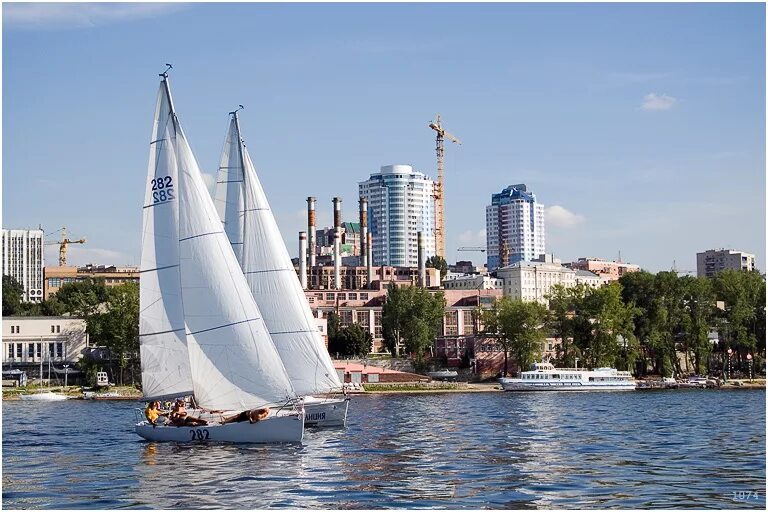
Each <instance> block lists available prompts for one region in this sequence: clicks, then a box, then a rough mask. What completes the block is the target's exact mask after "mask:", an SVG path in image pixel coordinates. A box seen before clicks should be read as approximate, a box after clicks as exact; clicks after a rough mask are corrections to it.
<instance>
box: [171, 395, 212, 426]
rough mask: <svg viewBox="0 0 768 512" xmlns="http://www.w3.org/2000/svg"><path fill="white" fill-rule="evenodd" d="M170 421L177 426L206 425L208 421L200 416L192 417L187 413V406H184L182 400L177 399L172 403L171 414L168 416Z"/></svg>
mask: <svg viewBox="0 0 768 512" xmlns="http://www.w3.org/2000/svg"><path fill="white" fill-rule="evenodd" d="M168 419H169V420H171V423H172V424H174V425H176V426H177V427H187V426H197V425H207V424H208V422H207V421H205V420H201V419H200V418H194V417H192V416H190V415H189V414H188V413H187V408H186V407H185V406H184V400H182V399H178V400H176V403H175V404H174V405H173V409H172V410H171V414H170V415H169V416H168Z"/></svg>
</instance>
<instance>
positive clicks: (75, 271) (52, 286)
mask: <svg viewBox="0 0 768 512" xmlns="http://www.w3.org/2000/svg"><path fill="white" fill-rule="evenodd" d="M140 275H141V274H140V272H139V268H138V267H128V266H123V267H118V266H115V265H109V266H107V265H85V266H83V267H45V280H44V284H45V298H46V300H47V299H48V298H50V296H51V295H53V294H54V293H56V292H57V291H59V289H60V288H61V287H62V286H63V285H65V284H67V283H74V282H77V281H82V280H84V279H87V278H92V279H103V280H104V284H105V285H106V286H119V285H121V284H124V283H127V282H135V283H138V282H139V276H140Z"/></svg>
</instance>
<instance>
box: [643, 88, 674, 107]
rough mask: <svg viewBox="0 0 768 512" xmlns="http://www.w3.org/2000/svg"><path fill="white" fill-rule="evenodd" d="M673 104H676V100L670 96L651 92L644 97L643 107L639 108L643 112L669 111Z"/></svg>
mask: <svg viewBox="0 0 768 512" xmlns="http://www.w3.org/2000/svg"><path fill="white" fill-rule="evenodd" d="M675 103H677V99H676V98H673V97H672V96H668V95H666V94H656V93H655V92H652V93H650V94H646V95H645V97H644V98H643V105H642V106H641V107H640V108H641V109H643V110H669V109H671V108H672V107H673V106H674V105H675Z"/></svg>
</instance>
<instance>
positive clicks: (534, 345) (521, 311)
mask: <svg viewBox="0 0 768 512" xmlns="http://www.w3.org/2000/svg"><path fill="white" fill-rule="evenodd" d="M482 317H483V325H484V330H483V332H482V335H483V336H486V337H489V338H494V339H496V340H497V341H498V343H499V344H500V345H501V348H502V350H503V351H504V375H507V373H508V372H509V356H510V355H511V356H512V358H513V359H514V360H515V362H517V364H518V365H519V367H520V368H521V369H524V368H527V367H528V366H530V365H531V363H533V362H535V361H536V359H537V358H538V357H539V347H540V343H541V342H542V341H543V340H544V339H545V337H546V336H545V333H544V324H545V322H546V319H547V308H546V307H545V306H543V305H541V304H540V303H538V302H525V301H522V300H513V299H510V298H509V297H502V298H501V299H500V300H498V301H496V303H495V304H494V305H493V307H491V308H490V309H486V310H483V311H482Z"/></svg>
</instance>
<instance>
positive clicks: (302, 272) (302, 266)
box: [299, 231, 307, 290]
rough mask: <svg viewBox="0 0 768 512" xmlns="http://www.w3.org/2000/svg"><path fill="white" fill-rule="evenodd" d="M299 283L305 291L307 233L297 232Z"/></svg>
mask: <svg viewBox="0 0 768 512" xmlns="http://www.w3.org/2000/svg"><path fill="white" fill-rule="evenodd" d="M299 282H301V288H302V289H304V290H306V289H307V232H306V231H299Z"/></svg>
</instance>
